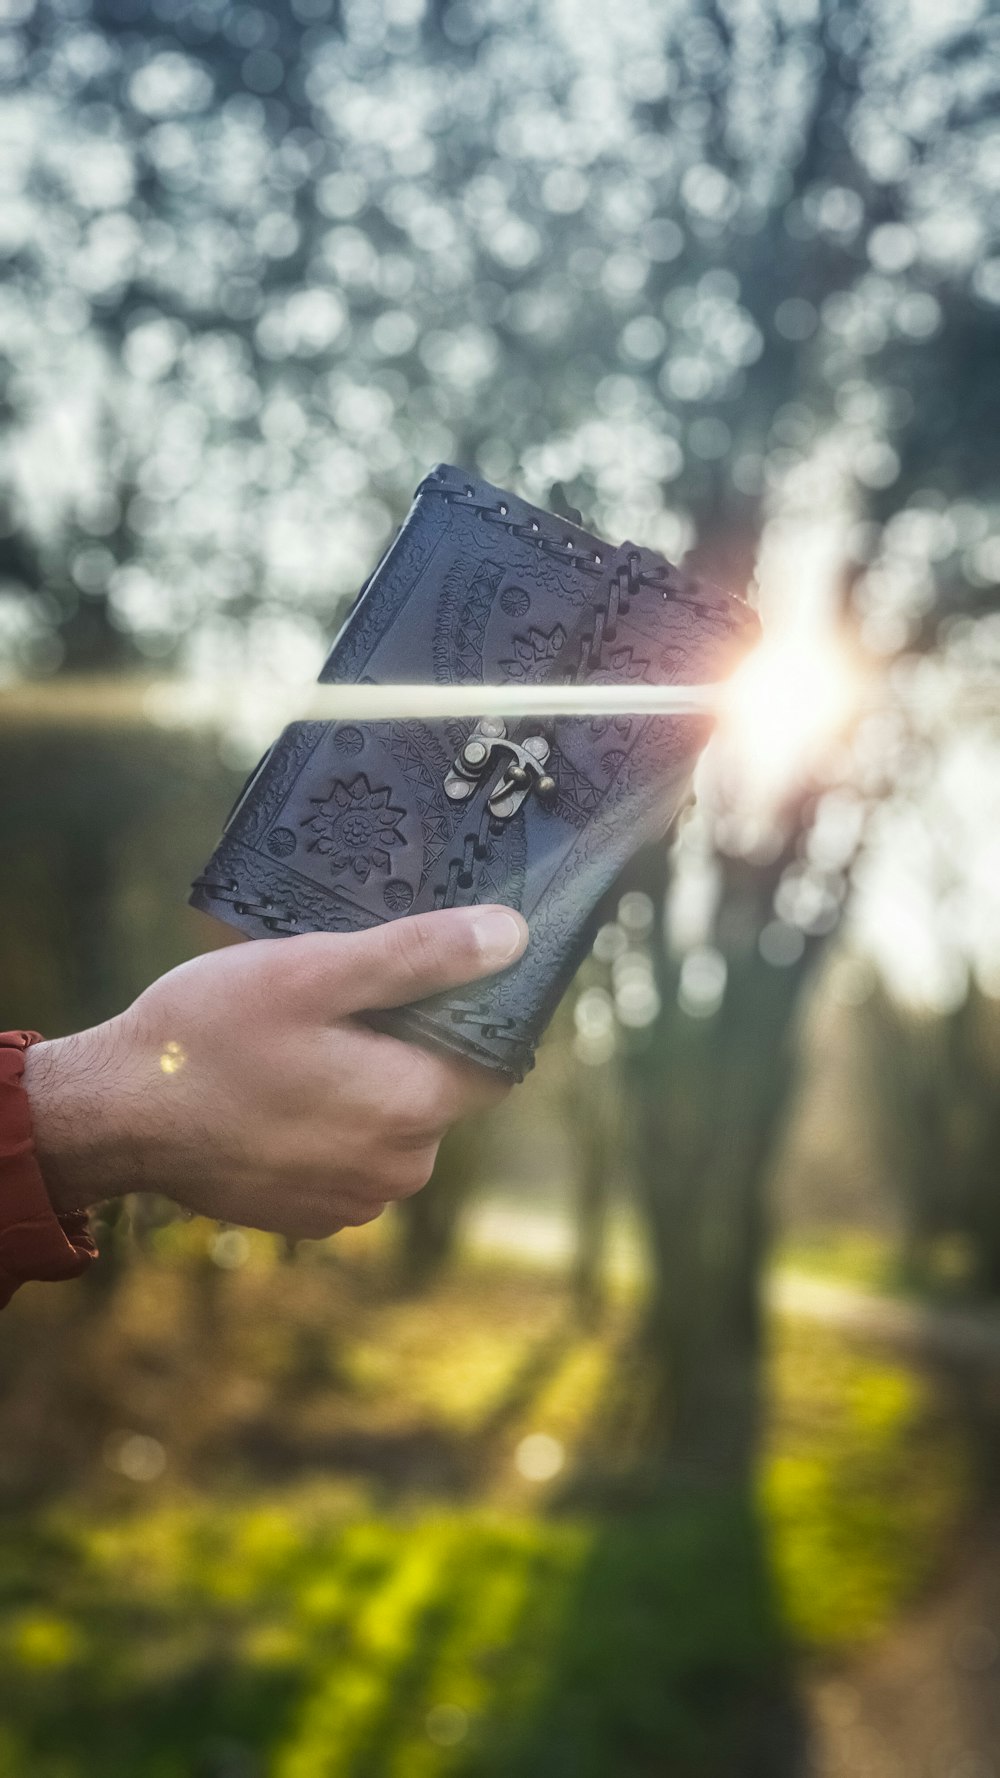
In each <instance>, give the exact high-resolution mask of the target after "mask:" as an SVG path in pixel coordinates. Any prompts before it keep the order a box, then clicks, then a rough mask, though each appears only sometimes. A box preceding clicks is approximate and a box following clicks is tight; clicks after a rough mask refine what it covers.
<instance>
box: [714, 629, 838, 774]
mask: <svg viewBox="0 0 1000 1778" xmlns="http://www.w3.org/2000/svg"><path fill="white" fill-rule="evenodd" d="M860 689H861V688H860V683H859V679H858V675H857V671H856V669H855V668H854V666H853V665H852V663H851V661H850V660H849V658H848V656H847V655H846V653H845V652H844V650H843V649H842V648H841V647H840V646H839V644H838V643H837V642H835V641H834V640H833V639H832V638H831V637H830V635H829V632H826V633H825V634H816V635H811V636H810V635H803V634H798V635H791V636H775V637H769V636H765V638H764V640H763V642H761V644H760V646H759V647H758V648H756V649H755V650H754V652H753V654H752V655H750V657H749V659H748V660H746V661H745V662H744V663H743V665H742V666H741V667H740V668H739V669H738V670H737V672H736V673H735V674H734V675H733V678H732V679H731V680H730V682H729V685H728V687H727V689H726V694H725V697H724V699H723V703H722V711H721V723H720V738H721V740H722V742H723V745H724V747H725V749H726V751H727V753H728V754H731V755H732V756H733V757H734V758H736V759H737V760H738V762H739V765H740V768H741V770H745V771H746V774H747V776H748V777H749V778H750V779H751V780H752V781H753V782H754V784H755V785H756V786H757V787H758V788H759V789H760V790H761V791H762V792H765V793H766V792H775V791H779V790H781V789H782V788H784V787H785V786H786V785H788V784H789V783H790V782H792V781H793V780H794V779H795V778H797V777H800V776H802V775H803V774H805V773H807V772H809V771H810V770H811V769H812V768H813V767H815V766H816V765H817V764H818V763H819V761H820V760H821V758H822V756H823V754H824V753H825V752H826V750H827V749H828V748H829V747H830V745H831V744H832V742H833V741H834V740H835V739H836V737H837V735H838V734H839V733H840V732H841V731H842V730H843V728H844V726H845V724H846V723H847V722H848V721H849V720H850V718H851V716H852V715H853V713H854V711H855V709H856V708H857V705H858V700H859V696H860Z"/></svg>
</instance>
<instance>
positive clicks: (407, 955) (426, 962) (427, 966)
mask: <svg viewBox="0 0 1000 1778" xmlns="http://www.w3.org/2000/svg"><path fill="white" fill-rule="evenodd" d="M386 931H387V932H388V933H390V934H391V935H392V936H391V937H390V938H389V940H388V942H389V944H390V945H391V947H392V950H393V956H394V959H395V961H396V963H397V964H398V965H399V967H400V970H401V972H402V973H403V975H404V976H407V977H409V978H411V979H412V980H413V981H415V982H418V983H420V984H422V983H423V981H424V979H425V978H426V977H427V976H428V975H430V974H433V972H434V971H435V970H436V969H437V968H438V966H439V964H440V961H441V952H440V946H439V944H438V941H437V939H436V937H435V935H434V929H433V927H432V926H431V924H430V923H429V922H428V921H427V920H424V919H410V920H394V921H392V922H391V924H390V925H389V926H388V927H387V928H386Z"/></svg>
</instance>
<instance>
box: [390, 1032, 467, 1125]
mask: <svg viewBox="0 0 1000 1778" xmlns="http://www.w3.org/2000/svg"><path fill="white" fill-rule="evenodd" d="M453 1101H454V1094H453V1093H452V1091H451V1089H450V1084H449V1080H448V1076H447V1073H446V1071H445V1070H444V1069H442V1067H441V1065H440V1064H439V1063H438V1062H436V1061H435V1059H434V1058H433V1057H432V1056H425V1055H423V1054H421V1052H420V1051H414V1052H413V1053H412V1055H407V1057H406V1062H405V1066H403V1067H401V1068H400V1070H399V1071H398V1073H397V1074H396V1077H395V1083H394V1086H393V1090H392V1099H391V1102H390V1105H389V1116H390V1122H391V1124H392V1126H393V1128H394V1129H395V1130H396V1131H397V1132H398V1133H400V1134H402V1135H405V1136H411V1137H419V1136H420V1135H421V1134H422V1135H424V1136H426V1135H427V1133H428V1132H430V1131H432V1130H437V1129H443V1128H444V1126H445V1125H446V1124H447V1123H449V1122H450V1121H451V1117H452V1115H453V1112H452V1105H453Z"/></svg>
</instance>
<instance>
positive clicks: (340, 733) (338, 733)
mask: <svg viewBox="0 0 1000 1778" xmlns="http://www.w3.org/2000/svg"><path fill="white" fill-rule="evenodd" d="M333 744H334V746H335V747H336V749H337V752H338V753H360V752H361V749H362V747H363V746H364V744H365V737H364V735H363V734H362V733H361V730H360V729H359V728H353V727H348V728H338V729H337V730H335V732H334V737H333Z"/></svg>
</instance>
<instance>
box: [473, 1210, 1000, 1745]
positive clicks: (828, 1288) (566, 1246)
mask: <svg viewBox="0 0 1000 1778" xmlns="http://www.w3.org/2000/svg"><path fill="white" fill-rule="evenodd" d="M465 1239H466V1243H467V1245H468V1246H469V1247H470V1248H471V1249H472V1250H473V1251H478V1252H483V1253H504V1254H509V1255H511V1256H512V1257H514V1258H517V1259H522V1260H528V1261H530V1262H532V1263H534V1264H536V1265H539V1266H542V1267H559V1266H563V1265H565V1264H566V1263H567V1262H568V1261H569V1259H570V1258H571V1256H572V1253H573V1247H574V1239H575V1237H574V1231H573V1224H572V1222H571V1221H570V1219H569V1217H567V1216H566V1215H564V1214H563V1213H562V1212H561V1211H558V1210H535V1209H532V1208H530V1207H528V1206H522V1205H511V1204H507V1203H503V1202H496V1201H493V1202H487V1203H485V1204H481V1205H477V1206H475V1207H474V1209H473V1210H472V1212H471V1214H470V1216H469V1218H468V1222H467V1225H466V1231H465ZM611 1248H612V1252H611V1267H612V1271H613V1272H614V1273H615V1274H616V1275H619V1276H624V1277H626V1278H627V1277H635V1276H637V1274H638V1272H639V1270H640V1267H641V1256H640V1253H639V1250H638V1246H637V1244H636V1242H635V1241H634V1240H633V1239H630V1236H629V1231H628V1230H627V1229H622V1230H620V1231H619V1232H618V1234H617V1236H616V1238H615V1239H614V1240H613V1241H612V1243H611ZM767 1296H768V1302H769V1305H770V1307H771V1308H772V1309H774V1310H776V1311H777V1312H778V1313H779V1314H785V1315H797V1316H800V1317H801V1318H802V1319H804V1320H807V1321H819V1322H822V1323H823V1324H824V1325H826V1326H828V1327H841V1328H844V1329H845V1330H846V1331H847V1332H850V1333H858V1334H864V1335H866V1336H869V1337H870V1338H872V1339H876V1340H882V1341H884V1342H885V1343H886V1344H887V1345H892V1346H895V1347H896V1348H897V1349H899V1350H901V1351H904V1352H906V1353H908V1354H909V1355H911V1356H912V1357H915V1358H933V1359H945V1360H952V1361H955V1362H957V1363H960V1364H970V1363H971V1364H978V1365H986V1366H988V1367H990V1368H992V1367H993V1366H994V1365H996V1366H1000V1314H997V1313H996V1312H995V1311H993V1312H991V1311H990V1310H987V1309H978V1310H960V1309H941V1308H934V1307H930V1306H928V1305H926V1304H922V1303H914V1302H907V1301H905V1300H903V1299H901V1298H896V1297H888V1296H878V1295H876V1294H875V1293H874V1292H872V1291H867V1290H860V1289H858V1287H857V1286H856V1285H851V1284H840V1283H837V1282H835V1281H833V1280H830V1279H824V1278H814V1277H812V1276H810V1275H809V1274H807V1273H803V1272H794V1271H780V1272H777V1273H775V1274H773V1275H772V1277H771V1278H770V1279H769V1280H768V1284H767ZM973 1778H975V1775H973ZM997 1778H1000V1765H998V1772H997Z"/></svg>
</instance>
